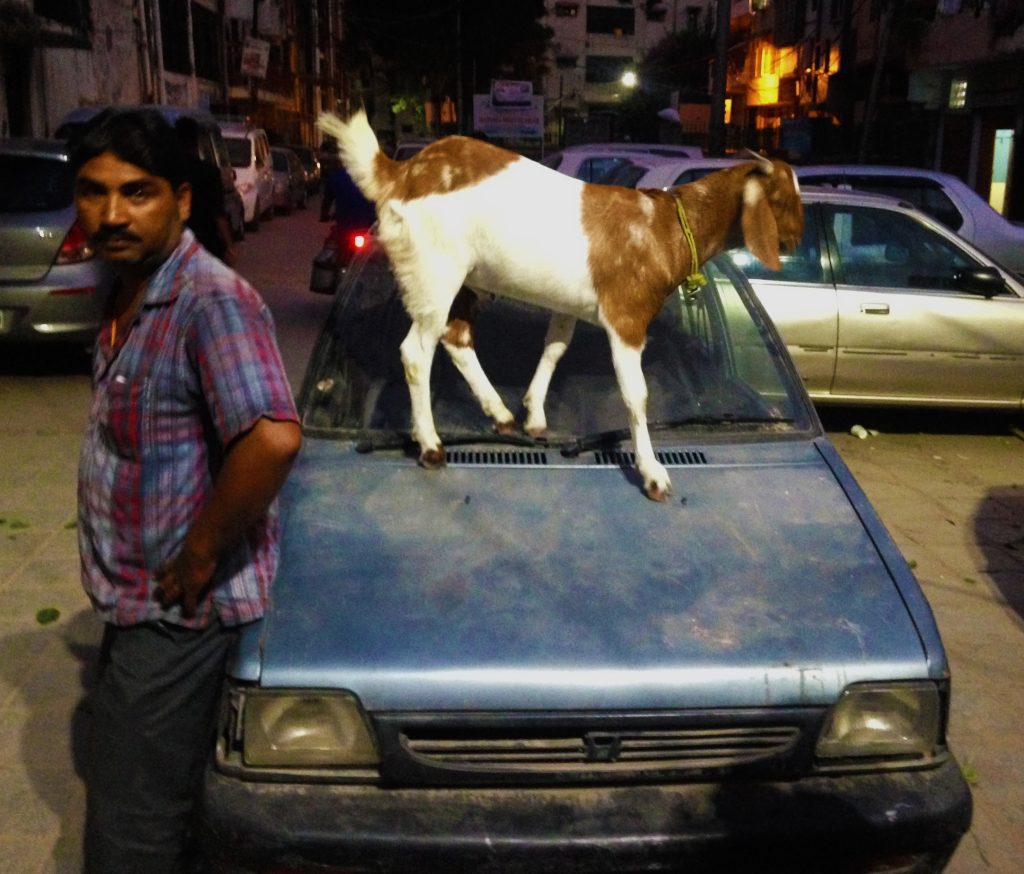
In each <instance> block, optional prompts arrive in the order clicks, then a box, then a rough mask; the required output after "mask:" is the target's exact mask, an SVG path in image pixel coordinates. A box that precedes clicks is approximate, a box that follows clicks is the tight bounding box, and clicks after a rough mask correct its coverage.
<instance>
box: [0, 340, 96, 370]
mask: <svg viewBox="0 0 1024 874" xmlns="http://www.w3.org/2000/svg"><path fill="white" fill-rule="evenodd" d="M91 362H92V353H91V352H90V351H89V350H88V349H86V348H85V347H84V346H82V345H80V344H68V343H32V344H30V343H10V344H5V345H3V346H0V376H68V375H72V376H74V375H86V376H88V375H89V373H90V371H91Z"/></svg>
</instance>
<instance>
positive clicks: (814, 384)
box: [638, 167, 1024, 410]
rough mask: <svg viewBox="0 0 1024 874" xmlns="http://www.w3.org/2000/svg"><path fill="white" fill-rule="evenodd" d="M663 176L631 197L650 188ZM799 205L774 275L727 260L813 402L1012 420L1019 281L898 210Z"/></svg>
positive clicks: (1019, 373) (875, 200)
mask: <svg viewBox="0 0 1024 874" xmlns="http://www.w3.org/2000/svg"><path fill="white" fill-rule="evenodd" d="M666 169H667V168H665V167H659V168H656V169H654V170H652V171H651V172H650V173H649V174H647V175H646V176H644V177H643V178H642V179H641V180H640V182H639V183H638V187H644V188H654V187H660V186H659V185H657V183H659V182H662V181H665V175H664V174H665V172H666ZM693 169H694V168H692V167H691V168H690V169H689V170H687V171H686V172H690V171H691V170H693ZM669 175H670V176H671V173H670V174H669ZM677 178H678V177H677ZM801 194H802V198H803V201H804V209H805V214H804V215H805V222H804V236H803V239H802V240H801V243H800V248H799V249H798V250H797V251H796V252H794V253H792V254H790V255H783V256H782V270H781V271H780V272H779V273H774V272H773V271H771V270H768V269H767V268H766V267H764V266H763V265H762V264H761V263H760V262H758V261H756V260H755V259H754V258H752V257H750V255H749V254H748V253H747V252H746V250H744V249H739V250H736V251H735V252H734V253H733V257H734V258H735V260H736V262H737V263H738V264H739V265H740V266H741V267H742V268H743V270H744V271H745V272H746V273H747V276H748V278H749V279H750V280H751V282H752V284H753V287H754V289H755V291H756V292H757V296H758V297H759V298H760V300H761V302H762V303H763V304H764V306H765V309H767V311H768V314H769V315H770V316H771V318H772V321H773V322H774V323H775V325H776V327H778V329H779V332H780V333H781V334H782V337H783V339H784V340H785V341H786V345H787V347H788V349H789V353H790V355H791V356H792V358H793V361H794V362H795V363H796V366H797V369H798V370H799V372H800V375H801V377H802V378H803V381H804V385H805V386H806V387H807V390H808V391H809V392H810V395H811V397H812V398H813V399H814V401H815V402H817V403H830V402H831V403H841V404H861V403H862V404H884V405H893V406H936V407H979V408H982V407H987V408H992V409H1005V410H1019V409H1021V408H1022V399H1024V282H1022V281H1021V280H1020V278H1018V277H1017V276H1015V275H1014V274H1013V272H1012V271H1010V270H1008V269H1006V268H1005V267H1003V266H1001V265H1000V264H999V263H997V262H996V261H995V260H994V259H992V258H991V257H989V256H988V255H987V254H986V253H984V252H982V251H981V250H980V249H978V248H976V247H974V246H972V245H971V244H970V243H968V242H967V241H965V240H964V239H963V238H961V237H959V236H958V235H956V234H954V233H953V232H952V231H950V230H949V228H947V227H945V226H944V225H942V224H941V223H939V222H938V221H936V220H935V219H933V218H931V217H930V216H928V215H925V214H924V213H923V212H921V211H920V210H917V209H915V208H914V207H913V206H911V205H910V204H907V203H902V202H900V201H897V200H895V199H893V198H890V197H885V196H882V195H873V194H869V193H867V192H856V191H835V190H832V189H827V188H826V189H819V188H813V187H809V186H803V185H802V187H801Z"/></svg>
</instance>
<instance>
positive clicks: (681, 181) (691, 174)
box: [670, 167, 722, 188]
mask: <svg viewBox="0 0 1024 874" xmlns="http://www.w3.org/2000/svg"><path fill="white" fill-rule="evenodd" d="M721 169H722V168H721V167H693V168H691V169H690V170H683V172H682V173H680V174H679V175H678V176H676V179H675V182H673V183H672V185H671V186H670V187H672V188H675V187H676V186H677V185H686V184H687V183H688V182H696V181H697V180H698V179H703V178H704V177H705V176H707V175H708V174H709V173H714V172H716V171H717V170H721Z"/></svg>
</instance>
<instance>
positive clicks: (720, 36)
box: [708, 0, 731, 155]
mask: <svg viewBox="0 0 1024 874" xmlns="http://www.w3.org/2000/svg"><path fill="white" fill-rule="evenodd" d="M730 6H731V0H718V10H717V15H716V18H715V73H714V78H713V80H712V82H711V131H710V134H711V136H710V141H709V143H708V152H710V153H711V154H712V155H724V154H725V80H726V77H727V67H728V61H729V11H730Z"/></svg>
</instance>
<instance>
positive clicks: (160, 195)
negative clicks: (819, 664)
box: [72, 110, 301, 874]
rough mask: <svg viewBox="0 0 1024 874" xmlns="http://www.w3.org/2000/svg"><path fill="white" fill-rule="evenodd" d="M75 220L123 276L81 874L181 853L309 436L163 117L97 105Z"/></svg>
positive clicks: (164, 860)
mask: <svg viewBox="0 0 1024 874" xmlns="http://www.w3.org/2000/svg"><path fill="white" fill-rule="evenodd" d="M72 167H73V168H74V170H75V173H76V178H75V204H76V207H77V210H78V215H79V221H80V223H81V225H82V228H83V229H84V231H85V233H86V234H87V235H88V237H89V239H90V242H91V244H92V245H93V247H94V248H95V251H96V253H97V255H98V256H99V257H100V258H101V259H103V260H104V261H105V262H107V263H108V264H109V265H110V266H111V267H112V268H113V273H114V275H115V277H116V280H115V283H114V285H113V287H112V289H111V295H110V305H109V312H108V316H107V319H106V323H105V325H104V326H103V328H102V330H101V331H100V335H99V338H98V341H97V344H96V350H95V354H94V359H93V388H94V398H93V403H92V409H91V412H90V416H89V422H88V425H87V428H86V434H85V438H84V441H83V445H82V454H81V461H80V468H79V486H78V488H79V545H80V551H81V562H82V578H83V584H84V587H85V590H86V592H87V593H88V595H89V597H90V599H91V600H92V602H93V604H94V606H95V608H96V609H97V610H98V611H99V612H100V614H101V615H102V617H103V618H104V620H105V621H106V623H107V625H106V631H105V634H104V641H103V650H102V654H101V666H100V674H99V677H98V680H97V686H96V689H95V690H94V693H93V695H92V730H91V737H90V742H89V743H90V746H89V755H88V763H89V764H88V772H87V774H86V791H87V796H86V797H87V810H86V837H85V858H86V871H87V872H89V874H101V872H102V874H162V872H174V874H178V872H181V871H184V870H186V865H187V864H188V852H189V827H190V821H191V817H192V813H193V808H194V799H195V795H196V791H197V788H198V786H199V781H200V779H201V773H202V768H203V765H204V763H205V762H206V760H207V758H208V756H209V752H210V749H211V745H212V741H213V731H214V726H215V721H216V713H217V707H218V703H219V696H220V691H221V685H222V681H223V674H224V667H225V662H226V659H227V658H228V655H229V653H230V650H231V646H232V644H233V642H234V640H235V638H236V636H237V627H238V626H239V625H241V624H243V623H246V622H251V621H253V620H256V619H258V618H259V617H260V616H261V615H262V614H263V611H264V608H265V605H266V600H267V592H268V588H269V586H270V583H271V580H272V578H273V575H274V572H275V569H276V563H277V554H278V525H277V513H276V506H275V498H276V495H277V493H278V491H279V489H280V487H281V485H282V484H283V482H284V480H285V477H286V476H287V473H288V470H289V468H290V466H291V463H292V460H293V458H294V456H295V455H296V453H297V452H298V449H299V446H300V441H301V437H300V431H299V427H298V424H297V417H296V413H295V406H294V402H293V401H292V397H291V393H290V391H289V388H288V382H287V379H286V377H285V373H284V368H283V366H282V364H281V359H280V355H279V352H278V349H277V345H276V342H275V340H274V332H273V326H272V323H271V319H270V315H269V312H268V311H267V308H266V306H265V305H264V304H263V302H262V301H261V300H260V298H259V297H258V296H257V294H256V293H255V291H254V290H253V289H252V288H251V287H250V286H249V285H248V284H247V283H246V282H245V281H244V280H242V279H241V278H240V277H239V276H238V275H237V274H235V273H234V272H233V271H232V270H231V269H229V268H228V267H227V266H226V265H224V264H223V263H221V262H220V261H218V260H217V259H216V258H214V257H213V256H212V255H210V254H209V253H208V252H206V251H205V250H204V249H203V248H202V247H201V246H200V245H199V244H198V243H197V242H196V239H195V237H194V235H193V234H192V232H191V231H190V230H188V229H187V228H186V226H185V224H186V222H187V221H188V217H189V208H190V195H191V192H190V189H189V185H188V183H187V181H185V180H186V177H185V158H184V155H183V153H182V150H181V146H180V144H179V142H178V139H177V138H176V137H175V135H174V130H173V129H172V128H171V127H170V126H169V125H168V124H167V123H166V122H165V121H164V120H163V119H162V117H161V116H160V115H159V114H158V113H156V112H152V111H135V112H127V111H121V112H119V111H117V110H112V111H109V112H106V113H103V114H102V115H100V116H98V117H97V118H96V119H95V120H94V121H93V122H92V123H91V124H90V125H89V127H87V128H86V129H85V130H84V131H83V132H82V134H81V136H80V138H79V140H78V142H77V144H75V145H74V148H73V150H72Z"/></svg>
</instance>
